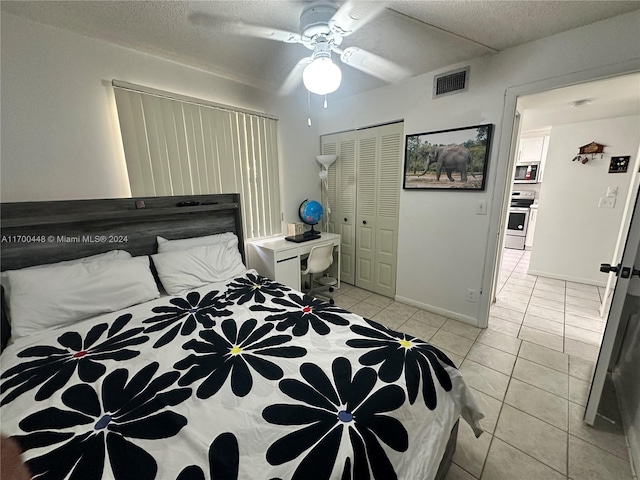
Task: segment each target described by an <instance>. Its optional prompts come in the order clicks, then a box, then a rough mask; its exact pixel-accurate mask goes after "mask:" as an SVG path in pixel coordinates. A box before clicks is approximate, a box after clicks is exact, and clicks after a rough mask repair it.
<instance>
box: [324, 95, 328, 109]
mask: <svg viewBox="0 0 640 480" xmlns="http://www.w3.org/2000/svg"><path fill="white" fill-rule="evenodd" d="M323 106H324V108H327V94H326V93H325V94H324V104H323Z"/></svg>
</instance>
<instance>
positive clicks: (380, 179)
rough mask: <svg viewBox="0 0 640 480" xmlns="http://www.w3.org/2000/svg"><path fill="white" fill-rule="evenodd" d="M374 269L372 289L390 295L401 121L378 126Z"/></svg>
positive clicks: (393, 287)
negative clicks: (373, 285)
mask: <svg viewBox="0 0 640 480" xmlns="http://www.w3.org/2000/svg"><path fill="white" fill-rule="evenodd" d="M377 130H378V134H379V136H378V157H377V161H376V164H377V175H376V195H375V198H376V220H375V225H376V230H375V243H374V247H375V264H374V265H375V270H374V283H375V287H374V288H373V291H374V292H376V293H379V294H380V295H385V296H388V297H394V296H395V294H396V270H397V258H398V216H399V214H400V182H401V178H402V177H401V175H402V147H403V139H404V124H402V123H394V124H391V125H384V126H382V127H378V129H377Z"/></svg>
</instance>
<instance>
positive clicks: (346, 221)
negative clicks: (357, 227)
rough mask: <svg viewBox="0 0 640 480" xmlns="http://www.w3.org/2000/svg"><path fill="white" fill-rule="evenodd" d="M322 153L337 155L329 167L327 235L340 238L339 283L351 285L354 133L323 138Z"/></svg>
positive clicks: (353, 280) (354, 185) (353, 276)
mask: <svg viewBox="0 0 640 480" xmlns="http://www.w3.org/2000/svg"><path fill="white" fill-rule="evenodd" d="M322 153H323V154H325V155H329V154H336V155H338V159H337V160H336V162H335V163H334V164H333V165H331V166H330V167H329V193H328V199H329V206H330V208H331V217H330V221H329V231H330V232H335V233H339V234H340V237H341V246H340V249H341V252H342V254H341V258H340V268H341V272H340V278H341V281H343V282H347V283H350V284H353V283H354V282H355V262H356V257H355V251H356V246H355V232H354V224H355V210H356V132H346V133H337V134H334V135H324V136H323V137H322ZM323 195H326V193H325V192H323Z"/></svg>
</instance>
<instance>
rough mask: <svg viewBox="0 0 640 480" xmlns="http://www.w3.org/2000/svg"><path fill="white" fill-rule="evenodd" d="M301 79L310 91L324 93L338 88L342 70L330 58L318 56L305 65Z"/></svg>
mask: <svg viewBox="0 0 640 480" xmlns="http://www.w3.org/2000/svg"><path fill="white" fill-rule="evenodd" d="M302 81H303V83H304V86H305V87H306V89H307V90H309V91H310V92H311V93H315V94H317V95H326V94H328V93H332V92H335V91H336V90H337V89H338V87H339V86H340V82H341V81H342V72H341V71H340V68H339V67H338V66H337V65H336V64H335V63H333V61H331V58H328V57H318V58H316V59H315V60H313V62H311V63H310V64H309V65H307V66H306V67H305V69H304V71H303V72H302Z"/></svg>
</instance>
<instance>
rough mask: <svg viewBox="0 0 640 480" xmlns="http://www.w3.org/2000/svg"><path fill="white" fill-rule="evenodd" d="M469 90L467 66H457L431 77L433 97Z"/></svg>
mask: <svg viewBox="0 0 640 480" xmlns="http://www.w3.org/2000/svg"><path fill="white" fill-rule="evenodd" d="M467 90H469V67H464V68H459V69H458V70H452V71H450V72H446V73H442V74H440V75H436V76H435V77H433V98H440V97H443V96H445V95H452V94H454V93H460V92H466V91H467Z"/></svg>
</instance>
